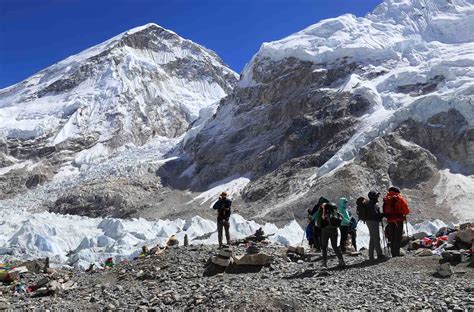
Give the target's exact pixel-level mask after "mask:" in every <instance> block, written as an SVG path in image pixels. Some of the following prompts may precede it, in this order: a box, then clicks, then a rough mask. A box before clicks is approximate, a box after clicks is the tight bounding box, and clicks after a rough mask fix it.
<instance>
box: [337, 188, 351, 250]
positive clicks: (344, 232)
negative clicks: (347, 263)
mask: <svg viewBox="0 0 474 312" xmlns="http://www.w3.org/2000/svg"><path fill="white" fill-rule="evenodd" d="M347 202H348V200H347V198H344V197H341V198H339V206H338V211H339V213H340V214H341V216H342V222H341V226H340V227H339V230H340V231H341V242H340V244H339V247H340V248H341V251H342V252H346V244H347V236H348V235H349V230H350V225H351V216H350V215H349V211H348V208H347Z"/></svg>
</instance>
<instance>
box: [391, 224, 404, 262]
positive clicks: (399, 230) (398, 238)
mask: <svg viewBox="0 0 474 312" xmlns="http://www.w3.org/2000/svg"><path fill="white" fill-rule="evenodd" d="M394 236H395V237H394V240H393V244H394V253H395V255H394V257H398V256H400V246H401V243H402V237H403V221H399V222H397V223H395V233H394Z"/></svg>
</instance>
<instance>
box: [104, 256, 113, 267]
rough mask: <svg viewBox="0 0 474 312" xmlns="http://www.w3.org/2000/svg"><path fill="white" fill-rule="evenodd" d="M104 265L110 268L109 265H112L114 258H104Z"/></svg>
mask: <svg viewBox="0 0 474 312" xmlns="http://www.w3.org/2000/svg"><path fill="white" fill-rule="evenodd" d="M104 266H105V267H106V268H111V267H113V266H114V260H113V259H112V257H110V258H107V259H106V260H105V262H104Z"/></svg>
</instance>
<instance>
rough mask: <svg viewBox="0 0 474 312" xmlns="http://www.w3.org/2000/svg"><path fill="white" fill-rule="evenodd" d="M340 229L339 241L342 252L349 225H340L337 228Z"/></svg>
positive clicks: (344, 247)
mask: <svg viewBox="0 0 474 312" xmlns="http://www.w3.org/2000/svg"><path fill="white" fill-rule="evenodd" d="M339 229H340V230H341V242H340V244H339V245H340V246H339V247H340V248H341V251H342V252H346V244H347V235H348V234H349V227H348V226H341V227H340V228H339Z"/></svg>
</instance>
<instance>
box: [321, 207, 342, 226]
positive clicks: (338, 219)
mask: <svg viewBox="0 0 474 312" xmlns="http://www.w3.org/2000/svg"><path fill="white" fill-rule="evenodd" d="M326 209H328V212H329V220H326V221H325V222H324V223H325V224H324V225H325V226H327V225H331V226H335V227H340V226H341V223H342V219H343V217H342V215H341V214H340V213H339V211H337V206H336V205H334V204H330V203H327V204H326Z"/></svg>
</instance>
